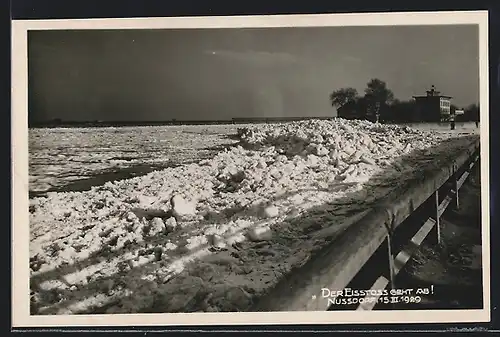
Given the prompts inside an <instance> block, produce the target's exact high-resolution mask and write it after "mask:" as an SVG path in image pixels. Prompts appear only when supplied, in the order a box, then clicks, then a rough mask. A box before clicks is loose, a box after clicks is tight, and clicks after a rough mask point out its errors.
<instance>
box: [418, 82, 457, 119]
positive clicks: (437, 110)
mask: <svg viewBox="0 0 500 337" xmlns="http://www.w3.org/2000/svg"><path fill="white" fill-rule="evenodd" d="M413 98H414V99H415V110H416V111H415V114H416V117H417V119H418V120H419V121H421V122H441V121H446V120H449V119H450V117H451V99H452V97H451V96H445V95H441V93H440V92H439V91H436V88H435V87H434V86H432V87H431V90H427V95H425V96H413Z"/></svg>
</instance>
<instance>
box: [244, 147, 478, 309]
mask: <svg viewBox="0 0 500 337" xmlns="http://www.w3.org/2000/svg"><path fill="white" fill-rule="evenodd" d="M478 159H479V139H477V140H474V141H472V142H471V143H470V144H469V146H468V147H467V148H466V149H465V150H464V151H463V152H462V153H461V154H460V155H459V156H458V157H457V158H455V159H454V160H453V161H452V162H450V163H449V165H448V166H446V167H443V168H441V169H440V170H439V171H436V172H435V173H434V175H433V176H432V177H428V178H427V179H425V181H424V182H422V183H421V184H419V185H418V186H415V187H414V188H413V189H412V190H411V191H407V192H406V193H404V194H403V195H397V196H396V197H394V198H392V201H391V202H387V203H384V204H381V205H378V206H377V207H375V208H374V209H372V210H370V211H369V212H367V213H366V214H365V215H364V216H363V217H362V218H361V219H359V220H357V221H355V222H354V223H353V224H351V225H350V226H349V227H348V228H347V229H346V230H345V231H344V232H343V233H342V234H341V235H340V236H339V237H338V238H336V239H335V241H334V243H332V244H331V245H330V246H329V247H327V248H325V250H323V251H322V252H321V254H320V255H319V256H316V257H315V258H313V259H311V260H310V261H308V262H307V263H306V264H305V265H304V266H302V267H301V268H300V270H297V271H295V272H294V273H293V275H289V277H287V279H286V280H284V281H283V282H282V283H281V284H280V285H279V287H275V288H274V289H273V290H271V292H270V293H268V294H267V295H266V296H264V297H263V298H261V299H260V300H259V301H258V302H257V303H256V304H255V305H254V308H253V311H324V310H330V303H329V301H328V299H327V298H321V290H322V288H328V289H332V290H342V289H345V288H346V287H348V286H349V285H350V284H351V281H352V280H353V279H354V278H355V277H356V276H357V275H358V273H360V270H361V269H362V268H363V266H365V264H366V263H367V262H368V261H369V260H370V259H371V258H372V257H373V256H374V255H380V253H381V252H382V256H383V258H382V260H385V263H384V265H383V266H379V268H378V269H376V270H371V272H372V273H373V272H377V270H378V271H379V272H381V274H382V276H380V277H379V278H378V279H377V280H376V281H375V283H374V284H373V285H372V288H373V289H382V288H385V287H387V286H389V287H390V286H391V285H392V286H393V285H394V277H395V275H396V274H397V273H399V272H400V271H401V269H402V268H403V267H404V265H405V264H406V263H407V261H408V260H409V259H410V257H411V254H412V251H413V249H412V250H401V251H397V254H395V252H394V251H395V250H396V248H397V247H398V245H401V242H400V241H401V240H400V239H398V240H397V241H398V242H395V238H397V237H398V232H404V231H405V230H406V229H405V226H401V225H402V224H403V223H404V222H405V220H406V219H407V218H408V217H409V216H410V215H411V214H412V213H415V211H416V210H417V209H418V208H419V207H420V206H422V205H424V204H426V205H427V203H428V202H429V201H432V200H434V202H431V205H433V207H431V208H430V209H431V212H432V214H431V216H429V217H428V219H427V221H425V222H424V224H423V225H421V227H420V229H419V230H418V231H417V233H416V234H415V235H414V236H413V237H412V238H411V239H410V238H408V241H410V242H411V243H412V245H411V246H413V247H414V248H415V247H418V246H419V245H420V244H421V243H422V242H423V240H424V239H425V238H426V237H428V236H429V234H430V233H433V234H432V237H433V238H435V239H436V240H437V241H438V242H439V241H440V226H441V225H440V223H439V219H440V217H441V215H442V214H443V212H444V211H445V209H446V208H447V207H448V206H449V205H450V203H452V202H455V203H456V205H458V201H459V199H458V191H459V189H460V188H461V187H462V185H463V184H464V182H465V180H466V179H467V177H468V175H469V173H470V170H471V168H472V167H473V166H474V165H475V163H476V162H477V161H478ZM448 185H450V186H451V188H450V189H448V191H447V192H446V194H443V195H440V194H442V192H443V191H444V190H446V188H445V187H448ZM420 208H422V207H420ZM403 236H404V235H403ZM399 237H400V238H401V235H400V236H399ZM408 241H407V242H408ZM376 253H377V254H376ZM384 256H385V258H384ZM376 277H377V276H376V275H373V278H374V279H375V278H376ZM370 309H372V308H371V307H370V305H368V304H366V305H364V306H362V307H359V308H358V310H370Z"/></svg>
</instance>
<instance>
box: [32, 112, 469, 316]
mask: <svg viewBox="0 0 500 337" xmlns="http://www.w3.org/2000/svg"><path fill="white" fill-rule="evenodd" d="M227 127H228V126H223V127H222V128H224V129H227ZM235 127H236V128H237V127H238V126H235ZM195 128H196V127H195ZM198 128H200V127H198ZM148 130H149V131H148ZM153 130H156V131H155V133H154V134H152V133H151V132H152V131H153ZM159 130H161V128H156V129H154V128H153V129H145V130H142V131H141V134H142V136H141V137H144V139H145V140H148V141H149V143H148V145H147V146H145V148H151V147H155V146H156V145H154V144H156V143H160V144H159V145H158V147H155V148H156V149H157V150H156V151H157V152H155V153H161V150H159V148H161V139H164V138H162V137H163V136H162V132H160V131H159ZM182 130H185V127H183V128H182ZM236 131H237V132H238V134H239V135H240V137H241V140H242V143H241V146H238V147H233V148H231V149H229V150H225V151H221V152H219V153H218V154H217V155H214V156H213V157H210V158H207V159H204V160H202V161H200V162H199V163H191V164H185V165H181V166H178V167H170V168H166V169H164V170H160V171H155V172H151V173H149V174H146V175H144V176H141V177H136V178H132V179H126V180H121V181H116V182H108V183H106V184H105V185H103V186H97V187H93V188H92V189H91V190H89V191H85V192H66V193H49V194H48V195H47V197H40V198H33V199H31V200H30V247H29V248H30V268H31V299H32V312H33V313H36V314H74V313H137V312H192V311H234V310H239V311H244V310H248V308H249V307H250V306H251V304H252V301H253V299H254V298H256V297H258V296H260V295H262V294H263V293H265V291H266V290H267V289H269V288H270V287H272V286H273V285H275V284H276V283H277V282H278V281H279V280H280V279H281V277H282V276H283V275H285V274H286V273H289V272H290V271H291V270H292V269H293V268H296V267H298V266H300V265H302V264H303V263H305V261H307V260H308V259H309V257H310V256H311V255H312V254H314V252H315V251H317V250H318V249H321V248H322V247H324V246H325V245H327V244H329V243H331V241H332V240H334V238H335V236H336V235H338V233H340V232H341V231H342V229H344V228H345V227H346V226H348V225H349V223H352V221H355V220H356V219H357V218H359V217H360V216H362V215H363V214H366V212H367V210H369V209H370V207H371V206H370V205H372V204H373V203H374V202H376V201H377V200H380V198H382V197H383V196H384V195H386V194H387V193H389V192H390V191H391V190H392V189H393V188H394V187H395V186H397V185H400V184H403V183H404V182H405V180H406V179H411V178H412V177H415V176H416V175H418V174H419V173H420V172H421V170H422V169H423V168H424V167H429V166H433V167H436V168H439V166H440V165H443V164H444V163H446V162H447V161H449V160H450V159H451V158H453V156H454V155H456V154H457V152H459V151H461V150H463V148H464V146H466V145H467V144H469V143H470V141H471V139H472V138H475V137H477V135H476V136H474V135H471V134H474V133H476V131H475V130H472V129H471V130H470V131H463V130H462V131H459V132H438V131H421V130H416V129H412V128H409V127H400V126H391V125H377V124H373V123H369V122H363V121H345V120H342V119H336V120H333V121H303V122H293V123H285V124H276V125H255V126H249V127H246V128H240V129H238V130H234V132H236ZM64 132H67V131H64ZM75 132H76V131H75ZM89 132H91V133H92V135H88V137H89V139H93V138H94V137H95V138H97V137H102V134H101V135H99V134H98V133H96V131H95V130H92V131H89ZM107 132H109V131H107ZM179 132H181V131H180V130H179ZM69 134H71V132H70V133H69ZM184 135H189V133H187V134H184V133H183V136H182V137H184ZM212 136H213V138H210V137H212ZM217 137H219V136H218V135H210V136H206V135H205V134H204V135H203V140H204V142H203V143H204V144H205V145H206V143H208V142H209V140H208V139H212V141H213V142H214V143H216V142H217V141H216V140H214V139H216V138H217ZM155 138H156V140H155V141H153V139H155ZM187 139H188V140H187V142H188V143H189V142H190V140H189V139H190V138H189V137H187ZM73 141H75V142H76V141H77V140H75V139H72V138H70V137H68V141H67V144H68V145H67V146H68V147H71V145H74V144H73V143H72V142H73ZM122 141H123V143H124V144H126V142H127V138H126V137H124V138H123V139H122ZM96 142H101V140H98V139H97V140H96ZM114 142H116V139H115V140H114ZM194 143H195V142H194ZM100 144H101V143H100ZM189 144H193V141H191V143H189ZM104 148H106V147H104ZM199 148H201V146H200V147H199ZM65 151H66V152H68V151H67V150H65ZM76 152H77V150H75V153H76ZM103 153H106V151H103ZM143 154H144V153H141V152H139V153H138V154H137V155H143ZM144 157H148V158H151V156H147V155H145V156H144ZM96 158H99V157H98V156H96ZM155 158H159V156H156V155H155ZM137 160H141V159H140V158H137ZM81 166H82V165H81V163H80V166H78V167H81Z"/></svg>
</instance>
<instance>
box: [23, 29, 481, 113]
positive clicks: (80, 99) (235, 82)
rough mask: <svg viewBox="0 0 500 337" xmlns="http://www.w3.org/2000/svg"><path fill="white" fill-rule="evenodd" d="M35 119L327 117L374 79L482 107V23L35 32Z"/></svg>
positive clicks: (31, 60)
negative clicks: (339, 93) (333, 102)
mask: <svg viewBox="0 0 500 337" xmlns="http://www.w3.org/2000/svg"><path fill="white" fill-rule="evenodd" d="M28 39H29V40H28V64H29V65H28V67H29V68H28V73H29V75H28V76H29V88H28V89H29V113H30V118H32V119H33V120H47V119H52V118H62V119H64V120H170V119H173V118H176V119H183V120H186V119H197V120H199V119H226V118H232V117H250V116H252V117H262V116H280V117H282V116H295V117H298V116H330V115H332V114H334V113H335V109H334V108H332V107H331V106H330V103H329V100H328V96H329V94H330V93H331V92H332V91H333V90H336V89H339V88H342V87H348V86H350V87H355V88H357V89H358V91H359V92H360V93H362V92H363V90H364V87H365V86H366V83H367V82H368V81H369V80H370V79H371V78H380V79H382V80H384V81H386V82H387V85H388V87H389V88H390V89H392V90H393V92H394V94H395V96H396V97H397V98H399V99H401V100H407V99H410V98H411V96H412V95H419V94H423V93H425V90H427V89H428V88H429V87H430V86H431V85H432V84H434V85H435V86H436V87H437V89H438V90H440V91H441V92H442V93H443V94H446V95H450V96H453V97H454V103H455V104H456V105H458V106H465V105H468V104H471V103H476V102H478V97H479V62H478V57H479V52H478V28H477V26H391V27H307V28H304V27H303V28H265V29H256V28H252V29H186V30H169V29H165V30H109V31H103V30H86V31H74V30H73V31H72V30H66V31H31V32H29V36H28Z"/></svg>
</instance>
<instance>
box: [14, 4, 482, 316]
mask: <svg viewBox="0 0 500 337" xmlns="http://www.w3.org/2000/svg"><path fill="white" fill-rule="evenodd" d="M439 16H441V17H438V16H436V15H432V13H425V12H423V13H418V14H416V13H413V14H409V13H406V14H405V13H392V14H391V13H380V14H371V15H363V14H359V15H358V17H357V16H356V15H351V16H347V15H341V14H328V15H326V14H325V15H316V16H315V15H302V16H300V15H297V16H295V15H283V16H276V17H273V16H267V17H266V16H261V17H257V16H256V17H241V18H238V17H227V18H223V17H221V18H217V19H215V18H194V17H193V18H151V19H150V20H149V19H142V20H134V19H121V20H116V21H114V20H112V19H106V20H95V21H92V20H88V21H87V20H74V21H73V20H60V21H57V20H55V21H50V22H46V23H44V22H43V20H41V21H38V22H33V21H32V22H30V21H25V22H22V21H19V22H13V74H14V77H13V81H14V82H13V98H14V101H13V116H12V120H13V134H14V135H15V138H16V139H15V140H13V161H14V162H13V168H14V169H13V172H14V173H13V174H14V176H13V181H14V184H13V188H14V191H13V193H14V194H13V195H14V198H15V199H14V200H17V201H16V202H15V207H14V215H13V224H12V226H13V235H14V237H13V242H14V248H15V249H16V252H15V253H13V255H15V256H14V257H13V258H14V265H15V267H14V270H13V272H14V274H13V278H14V282H13V284H14V285H13V286H14V288H15V289H14V295H15V298H16V296H17V299H16V300H15V303H19V307H17V308H13V310H14V312H13V315H14V316H15V317H17V319H18V321H19V322H23V323H22V324H36V325H40V324H49V325H50V324H52V325H57V324H58V323H57V322H62V321H59V320H58V319H62V318H64V322H65V323H64V324H65V325H67V324H71V323H68V322H76V323H78V324H92V323H89V322H93V321H92V319H93V318H92V317H93V316H96V317H99V318H98V320H97V318H96V320H95V321H94V322H99V324H101V325H102V324H103V323H104V322H107V321H106V319H107V317H109V319H110V321H109V322H114V323H109V324H119V325H127V324H136V325H138V324H141V322H145V321H146V320H148V319H153V320H154V322H156V323H158V324H162V322H164V323H163V324H167V323H168V324H190V323H189V322H191V324H194V323H196V324H203V322H207V323H211V324H214V322H219V319H220V322H221V323H229V322H236V323H266V324H279V323H280V322H286V323H289V324H290V323H330V324H331V323H336V322H337V323H338V322H358V323H359V322H371V323H377V322H399V321H401V322H412V321H417V322H447V321H451V322H468V321H478V322H481V321H488V320H489V314H490V310H489V262H488V261H489V256H488V254H489V235H488V231H489V228H488V226H489V222H488V221H489V219H488V217H489V213H488V212H489V206H488V205H489V204H488V200H487V199H488V193H489V192H488V190H487V186H488V180H487V179H488V158H487V156H488V151H489V150H488V147H487V146H488V144H487V139H488V138H487V137H488V134H487V132H488V101H487V100H488V92H487V85H488V84H487V61H486V59H485V57H487V55H486V54H487V44H488V42H487V25H486V23H487V12H443V13H441V14H439ZM252 18H253V19H254V21H252ZM148 20H149V21H148ZM124 21H126V22H127V23H125V22H124ZM16 24H17V26H16ZM21 213H22V214H21ZM21 303H23V304H21ZM15 306H16V305H15ZM286 312H287V313H289V314H288V315H283V314H284V313H286ZM279 313H281V314H279ZM405 313H406V314H405ZM410 313H411V314H410ZM122 314H141V315H133V316H122ZM149 314H156V315H149ZM157 314H164V315H161V316H158V315H157ZM180 314H185V315H180ZM229 314H231V315H234V316H230V315H229ZM193 315H194V316H193ZM293 315H295V316H293ZM398 315H400V316H398ZM398 317H401V320H399V319H398ZM30 322H31V323H30ZM76 323H75V324H76ZM236 323H234V324H236Z"/></svg>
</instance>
